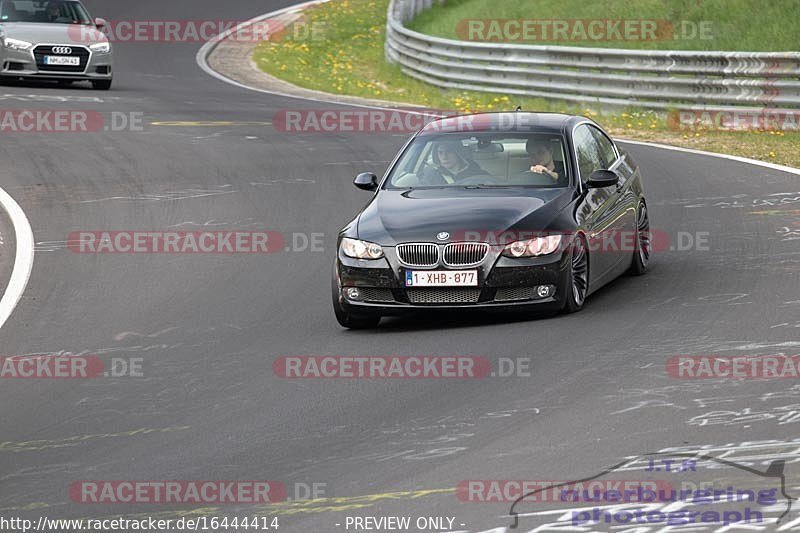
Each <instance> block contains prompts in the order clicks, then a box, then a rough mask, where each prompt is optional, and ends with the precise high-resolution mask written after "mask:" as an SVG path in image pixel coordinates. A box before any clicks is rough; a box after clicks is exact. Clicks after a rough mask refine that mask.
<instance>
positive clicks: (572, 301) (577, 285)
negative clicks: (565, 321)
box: [561, 235, 589, 314]
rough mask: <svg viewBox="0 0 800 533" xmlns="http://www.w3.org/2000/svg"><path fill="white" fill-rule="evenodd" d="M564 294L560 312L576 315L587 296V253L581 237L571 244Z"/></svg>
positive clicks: (577, 237) (578, 236) (584, 242)
mask: <svg viewBox="0 0 800 533" xmlns="http://www.w3.org/2000/svg"><path fill="white" fill-rule="evenodd" d="M566 292H567V294H566V296H565V298H564V307H563V308H562V309H561V310H562V312H564V313H566V314H569V313H577V312H578V311H580V310H581V309H583V304H584V303H585V302H586V296H587V295H588V294H589V251H588V249H587V247H586V241H584V239H583V236H582V235H577V236H576V237H575V240H574V241H573V242H572V247H571V250H570V260H569V273H568V276H567V287H566Z"/></svg>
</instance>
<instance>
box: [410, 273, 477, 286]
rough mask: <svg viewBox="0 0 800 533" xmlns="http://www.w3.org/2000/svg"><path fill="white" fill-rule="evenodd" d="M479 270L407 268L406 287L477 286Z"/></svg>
mask: <svg viewBox="0 0 800 533" xmlns="http://www.w3.org/2000/svg"><path fill="white" fill-rule="evenodd" d="M477 286H478V271H477V270H407V271H406V287H477Z"/></svg>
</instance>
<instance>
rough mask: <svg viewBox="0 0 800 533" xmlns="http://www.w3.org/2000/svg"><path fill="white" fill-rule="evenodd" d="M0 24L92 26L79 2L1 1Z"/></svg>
mask: <svg viewBox="0 0 800 533" xmlns="http://www.w3.org/2000/svg"><path fill="white" fill-rule="evenodd" d="M0 22H39V23H45V24H92V21H91V19H90V18H89V13H87V12H86V8H84V7H83V5H81V3H80V2H74V1H70V0H50V1H44V2H42V1H37V0H3V2H2V4H0Z"/></svg>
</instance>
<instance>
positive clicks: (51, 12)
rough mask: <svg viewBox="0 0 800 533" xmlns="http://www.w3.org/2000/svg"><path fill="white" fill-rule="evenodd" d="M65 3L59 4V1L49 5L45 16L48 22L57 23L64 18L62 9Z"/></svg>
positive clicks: (54, 0)
mask: <svg viewBox="0 0 800 533" xmlns="http://www.w3.org/2000/svg"><path fill="white" fill-rule="evenodd" d="M62 5H63V2H59V1H57V0H53V1H52V2H49V3H48V4H47V9H46V10H45V14H46V15H47V21H48V22H56V21H57V20H58V19H60V18H62V15H61V7H62Z"/></svg>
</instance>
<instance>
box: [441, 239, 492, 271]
mask: <svg viewBox="0 0 800 533" xmlns="http://www.w3.org/2000/svg"><path fill="white" fill-rule="evenodd" d="M488 250H489V245H488V244H486V243H482V242H456V243H451V244H448V245H447V246H445V247H444V264H445V265H447V266H454V267H463V266H469V265H477V264H479V263H480V262H481V261H483V259H484V258H485V257H486V252H487V251H488Z"/></svg>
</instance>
